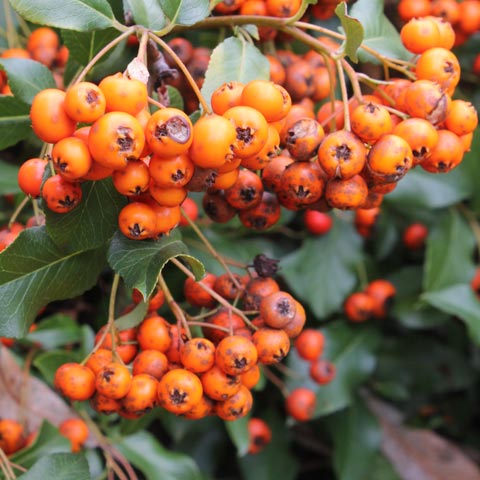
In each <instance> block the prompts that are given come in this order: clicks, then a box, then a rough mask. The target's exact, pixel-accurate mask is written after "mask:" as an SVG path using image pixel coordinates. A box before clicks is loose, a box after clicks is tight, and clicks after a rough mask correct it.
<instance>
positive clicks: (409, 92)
mask: <svg viewBox="0 0 480 480" xmlns="http://www.w3.org/2000/svg"><path fill="white" fill-rule="evenodd" d="M450 102H451V100H450V97H449V96H448V95H447V94H446V93H445V92H444V91H443V90H442V88H441V87H440V85H438V84H437V83H435V82H432V81H431V80H416V81H415V82H413V83H412V84H411V85H410V86H409V87H408V88H407V89H406V92H405V106H406V111H407V113H408V114H409V115H410V116H412V117H418V118H424V119H425V120H428V121H429V122H430V123H433V124H434V125H437V124H438V123H441V122H443V121H444V120H445V117H446V116H447V113H448V109H449V104H450Z"/></svg>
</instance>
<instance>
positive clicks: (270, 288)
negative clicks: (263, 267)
mask: <svg viewBox="0 0 480 480" xmlns="http://www.w3.org/2000/svg"><path fill="white" fill-rule="evenodd" d="M278 291H280V286H279V285H278V283H277V281H276V280H274V279H273V278H271V277H254V278H252V279H250V280H249V281H248V283H247V284H246V285H245V294H244V297H243V306H244V308H245V309H246V310H258V309H259V308H260V302H261V301H262V298H265V297H267V296H268V295H270V294H271V293H274V292H278Z"/></svg>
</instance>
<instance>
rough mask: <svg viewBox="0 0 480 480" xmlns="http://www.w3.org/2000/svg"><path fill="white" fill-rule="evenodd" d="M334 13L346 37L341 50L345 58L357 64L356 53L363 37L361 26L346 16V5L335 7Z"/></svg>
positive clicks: (341, 4)
mask: <svg viewBox="0 0 480 480" xmlns="http://www.w3.org/2000/svg"><path fill="white" fill-rule="evenodd" d="M335 13H336V14H337V16H338V18H339V19H340V23H341V24H342V29H343V31H344V33H345V35H346V38H345V40H344V42H343V43H342V46H341V49H342V51H343V52H344V53H345V55H346V56H347V57H350V59H351V60H352V61H353V62H355V63H357V62H358V55H357V51H358V48H359V47H360V45H361V43H362V41H363V37H364V30H363V26H362V24H361V23H360V22H359V21H358V20H357V19H356V18H353V17H351V16H350V15H347V4H346V3H344V2H342V3H340V4H339V5H338V6H337V8H336V9H335Z"/></svg>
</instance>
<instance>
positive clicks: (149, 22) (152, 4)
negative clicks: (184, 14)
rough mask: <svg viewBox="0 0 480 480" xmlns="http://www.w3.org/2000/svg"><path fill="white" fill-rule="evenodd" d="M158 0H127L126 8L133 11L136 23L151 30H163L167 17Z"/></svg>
mask: <svg viewBox="0 0 480 480" xmlns="http://www.w3.org/2000/svg"><path fill="white" fill-rule="evenodd" d="M160 3H161V2H159V1H158V0H125V4H126V5H125V6H126V8H125V10H128V11H130V12H131V13H132V16H133V20H134V23H135V24H136V25H143V26H144V27H146V28H149V29H151V30H161V29H162V28H163V27H165V24H166V22H167V19H166V17H165V14H164V13H163V10H162V6H161V4H160Z"/></svg>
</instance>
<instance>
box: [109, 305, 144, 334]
mask: <svg viewBox="0 0 480 480" xmlns="http://www.w3.org/2000/svg"><path fill="white" fill-rule="evenodd" d="M147 311H148V303H145V302H143V301H142V302H140V303H138V305H136V306H135V308H134V309H133V310H132V311H131V312H128V313H126V314H125V315H122V316H121V317H118V318H117V319H116V320H115V325H116V327H117V328H118V329H119V330H126V329H127V328H133V327H136V326H137V325H139V324H140V323H141V322H142V320H143V319H144V318H145V315H146V313H147Z"/></svg>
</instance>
